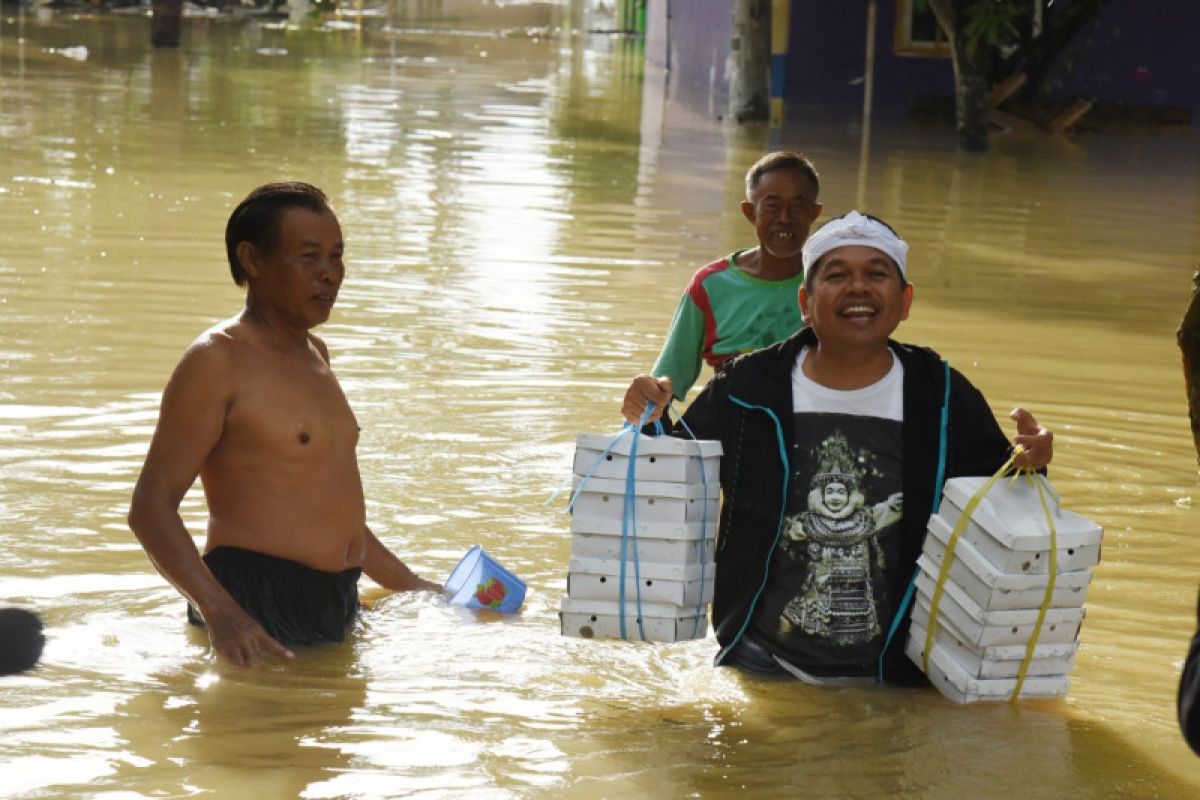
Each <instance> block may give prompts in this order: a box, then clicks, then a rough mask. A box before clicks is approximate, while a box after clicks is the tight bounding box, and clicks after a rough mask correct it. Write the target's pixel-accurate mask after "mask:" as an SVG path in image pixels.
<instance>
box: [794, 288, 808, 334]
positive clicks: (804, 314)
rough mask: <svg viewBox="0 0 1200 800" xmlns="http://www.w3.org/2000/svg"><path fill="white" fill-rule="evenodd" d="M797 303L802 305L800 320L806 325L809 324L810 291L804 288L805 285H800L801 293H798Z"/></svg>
mask: <svg viewBox="0 0 1200 800" xmlns="http://www.w3.org/2000/svg"><path fill="white" fill-rule="evenodd" d="M796 301H797V302H798V303H800V319H801V321H803V322H804V324H805V325H807V324H808V290H807V289H805V288H804V284H800V291H798V292H797V293H796Z"/></svg>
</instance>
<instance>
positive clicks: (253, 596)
mask: <svg viewBox="0 0 1200 800" xmlns="http://www.w3.org/2000/svg"><path fill="white" fill-rule="evenodd" d="M204 563H205V564H207V565H208V568H209V569H210V570H211V571H212V574H213V575H214V576H216V579H217V580H218V581H220V582H221V585H222V586H224V587H225V590H226V591H227V592H229V594H230V595H231V596H232V597H233V599H234V600H236V601H237V604H238V605H239V606H241V607H242V609H243V610H244V611H245V612H246V613H247V614H249V615H250V616H251V617H252V618H253V619H254V621H255V622H257V623H258V624H259V625H262V626H263V629H264V630H265V631H266V632H267V633H269V634H270V635H271V636H272V638H274V639H275V640H276V641H278V642H279V643H280V644H284V645H289V646H290V645H298V644H299V645H304V644H317V643H319V642H340V641H342V640H343V639H345V638H346V633H347V632H348V631H349V630H350V626H351V625H352V624H354V620H355V618H356V617H357V616H358V579H359V576H361V575H362V568H361V567H355V568H353V569H348V570H345V571H343V572H322V571H320V570H316V569H313V568H312V567H306V566H304V565H303V564H298V563H296V562H295V561H289V560H287V559H286V558H278V557H276V556H269V555H266V554H265V553H256V552H255V551H253V550H245V549H243V548H241V547H217V548H215V549H213V550H211V551H209V552H208V553H206V554H205V555H204ZM187 613H188V621H189V622H191V623H192V624H193V625H203V624H204V619H203V618H202V617H201V616H200V613H199V612H198V611H197V610H196V609H195V608H193V607H192V605H191V604H190V603H189V604H188V609H187Z"/></svg>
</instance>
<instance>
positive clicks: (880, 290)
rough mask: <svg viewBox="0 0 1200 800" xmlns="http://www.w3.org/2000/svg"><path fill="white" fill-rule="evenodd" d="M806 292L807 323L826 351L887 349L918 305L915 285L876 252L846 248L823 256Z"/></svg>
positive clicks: (803, 293) (802, 296) (803, 292)
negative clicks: (913, 300) (912, 308)
mask: <svg viewBox="0 0 1200 800" xmlns="http://www.w3.org/2000/svg"><path fill="white" fill-rule="evenodd" d="M810 273H811V274H810V275H809V277H808V280H807V285H806V286H804V287H802V288H801V289H800V310H801V313H802V314H803V317H804V321H805V323H806V324H808V325H809V326H810V327H811V328H812V329H813V333H815V334H816V336H817V340H818V341H819V342H820V343H821V345H822V347H825V346H830V347H846V346H852V347H868V348H875V347H886V346H887V339H888V337H889V336H891V335H892V332H893V331H894V330H896V326H898V325H899V324H900V323H901V322H902V321H904V320H906V319H908V311H909V308H910V307H911V305H912V293H913V289H912V284H911V283H904V284H902V282H901V280H900V270H899V269H898V268H897V267H896V265H895V263H893V262H892V260H891V259H890V258H888V257H887V256H886V255H884V254H883V253H882V252H881V251H879V250H876V249H875V248H874V247H866V246H864V245H846V246H844V247H835V248H834V249H833V250H830V251H829V252H828V253H826V254H825V255H823V256H822V257H821V258H820V259H819V260H818V261H817V262H816V263H815V264H814V265H813V266H812V269H811V270H810Z"/></svg>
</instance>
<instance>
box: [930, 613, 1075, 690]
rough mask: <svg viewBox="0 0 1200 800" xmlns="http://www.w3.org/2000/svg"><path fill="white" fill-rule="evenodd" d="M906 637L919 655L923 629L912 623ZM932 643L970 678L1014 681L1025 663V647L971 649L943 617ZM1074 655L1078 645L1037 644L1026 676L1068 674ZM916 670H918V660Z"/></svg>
mask: <svg viewBox="0 0 1200 800" xmlns="http://www.w3.org/2000/svg"><path fill="white" fill-rule="evenodd" d="M938 616H941V615H940V614H939V615H938ZM909 636H910V637H911V638H913V639H915V640H916V652H917V653H918V654H919V653H921V652H922V651H923V649H924V647H925V636H926V628H925V627H924V626H923V625H919V624H917V623H916V622H913V624H912V627H911V628H910V629H909ZM933 642H934V644H935V645H936V646H938V647H940V648H941V649H942V651H943V652H944V653H946V655H947V656H949V657H950V658H953V659H954V660H955V661H956V662H958V665H959V666H960V667H961V668H962V670H963V671H964V672H965V673H966V674H967V675H968V676H970V677H972V678H983V679H985V680H992V679H997V678H1015V677H1017V674H1018V673H1019V672H1020V671H1021V663H1022V662H1023V661H1024V660H1025V651H1026V645H995V646H990V647H975V646H973V645H971V644H969V643H968V642H967V641H966V640H965V637H963V636H962V635H961V634H959V633H958V631H956V630H955V629H954V626H953V625H952V624H951V623H950V622H949V620H947V619H946V618H945V617H943V618H942V619H941V621H940V624H939V625H938V628H937V631H935V632H934V634H933ZM1078 651H1079V643H1078V642H1070V643H1066V642H1063V643H1057V644H1041V643H1040V642H1039V644H1038V645H1037V646H1036V647H1034V648H1033V658H1031V659H1030V660H1029V670H1028V672H1027V673H1026V674H1027V675H1029V676H1039V677H1040V676H1043V675H1067V674H1070V672H1071V670H1072V669H1073V668H1074V666H1075V654H1076V653H1077V652H1078ZM917 666H921V664H920V661H919V660H918V661H917Z"/></svg>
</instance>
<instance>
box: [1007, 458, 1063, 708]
mask: <svg viewBox="0 0 1200 800" xmlns="http://www.w3.org/2000/svg"><path fill="white" fill-rule="evenodd" d="M1025 480H1027V481H1029V482H1030V483H1032V484H1033V485H1034V486H1036V487H1037V492H1038V500H1040V501H1041V503H1042V513H1043V514H1045V515H1046V525H1047V526H1048V527H1049V528H1050V563H1049V565H1048V566H1049V568H1050V578H1049V580H1047V581H1046V594H1045V595H1044V596H1043V597H1042V607H1041V609H1040V610H1039V611H1038V618H1037V624H1035V625H1034V626H1033V634H1032V635H1031V636H1030V637H1029V644H1028V645H1026V647H1025V658H1024V659H1022V661H1021V669H1020V670H1018V672H1017V684H1016V686H1014V687H1013V693H1012V697H1011V698H1009V702H1010V703H1015V702H1017V699H1018V698H1019V697H1020V696H1021V687H1022V686H1023V685H1024V684H1025V673H1026V672H1028V671H1029V662H1031V661H1033V648H1035V647H1037V640H1038V636H1039V635H1040V634H1041V632H1042V623H1043V622H1044V621H1045V620H1046V609H1048V608H1049V607H1050V601H1051V599H1052V596H1053V594H1054V581H1055V579H1056V578H1057V577H1058V532H1057V531H1056V530H1055V529H1054V520H1053V519H1052V518H1051V516H1050V509H1049V508H1048V507H1047V506H1046V492H1045V489H1044V488H1043V486H1042V484H1043V482H1044V481H1045V480H1046V479H1045V478H1043V477H1042V476H1041V475H1038V474H1037V473H1033V472H1027V473H1026V474H1025Z"/></svg>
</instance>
